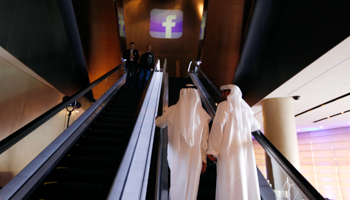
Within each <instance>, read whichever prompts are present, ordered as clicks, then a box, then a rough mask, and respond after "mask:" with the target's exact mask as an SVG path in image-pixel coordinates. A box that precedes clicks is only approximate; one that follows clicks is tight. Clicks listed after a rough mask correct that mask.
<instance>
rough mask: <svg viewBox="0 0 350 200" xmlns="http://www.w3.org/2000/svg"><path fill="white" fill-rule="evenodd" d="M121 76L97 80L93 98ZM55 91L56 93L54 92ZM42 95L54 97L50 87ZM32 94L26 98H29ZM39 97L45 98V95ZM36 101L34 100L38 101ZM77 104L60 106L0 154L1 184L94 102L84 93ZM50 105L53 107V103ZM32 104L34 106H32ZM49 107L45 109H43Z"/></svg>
mask: <svg viewBox="0 0 350 200" xmlns="http://www.w3.org/2000/svg"><path fill="white" fill-rule="evenodd" d="M122 75H123V71H122V70H121V69H119V70H117V71H116V72H114V73H113V74H111V75H110V76H109V77H108V78H106V79H105V80H103V81H102V82H100V83H99V84H98V85H97V86H96V87H97V89H96V87H95V88H93V94H94V98H95V99H96V100H97V99H98V98H99V97H100V96H102V94H103V93H105V92H106V91H107V90H108V89H109V88H111V86H113V85H114V84H115V83H116V82H117V81H118V80H119V79H120V77H121V76H122ZM33 83H34V84H38V83H37V82H35V81H33ZM27 87H31V85H27ZM41 88H43V86H41ZM49 89H50V88H49ZM39 91H42V90H39ZM55 92H56V93H57V91H55ZM89 92H91V91H89ZM95 92H96V94H95ZM34 94H35V93H34ZM43 94H45V95H47V96H48V97H51V96H53V95H52V92H51V93H50V90H45V91H44V92H43ZM45 95H44V97H45ZM32 96H33V95H32ZM32 96H25V97H26V98H27V99H29V98H31V97H32ZM48 97H47V98H48ZM54 97H55V96H54ZM34 98H37V96H34ZM39 100H45V98H42V99H39ZM39 100H38V99H37V101H39ZM62 100H63V98H62V97H60V101H58V103H60V102H62ZM40 103H41V102H40ZM77 103H78V104H79V105H78V104H77ZM77 103H74V102H72V103H71V105H70V106H68V107H67V108H64V109H62V110H61V111H60V112H58V113H57V114H56V115H55V116H53V117H51V118H50V119H49V120H48V121H46V122H45V123H44V124H42V125H41V126H39V127H38V128H36V129H35V130H34V131H32V132H31V133H29V134H28V135H27V136H25V137H24V138H23V139H21V140H20V141H18V142H17V143H16V144H14V145H13V146H12V147H10V148H9V149H7V150H6V151H5V152H3V153H2V154H0V163H1V166H0V187H2V186H4V185H6V184H7V183H8V182H9V181H10V180H11V179H12V178H13V177H14V176H16V175H17V174H18V173H19V172H20V171H21V170H22V169H23V168H24V167H25V166H27V165H28V164H29V163H30V162H31V161H32V160H33V159H34V158H35V157H36V156H37V155H39V153H40V152H42V151H43V150H44V149H45V148H46V147H47V146H48V145H49V144H50V143H51V142H52V141H53V140H55V139H56V138H57V137H58V136H59V135H60V134H61V133H62V132H63V131H64V130H65V129H67V127H69V126H70V125H71V124H72V123H74V121H75V120H77V119H78V118H79V117H80V116H81V115H82V114H83V113H84V112H85V111H86V110H87V109H88V108H89V107H90V106H91V105H92V104H93V102H91V101H90V100H89V99H88V98H86V97H85V96H82V97H80V98H79V99H78V100H77ZM74 105H75V106H74ZM51 106H52V107H53V106H55V105H51ZM32 107H35V106H33V105H32ZM52 107H49V108H46V110H45V111H44V112H46V111H47V110H49V109H50V108H52ZM35 108H36V107H35ZM44 112H43V113H44ZM27 123H28V122H27Z"/></svg>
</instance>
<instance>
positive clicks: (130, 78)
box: [123, 42, 140, 88]
mask: <svg viewBox="0 0 350 200" xmlns="http://www.w3.org/2000/svg"><path fill="white" fill-rule="evenodd" d="M123 58H124V59H126V66H125V69H126V83H125V87H126V88H127V87H131V88H134V87H135V75H136V71H137V68H138V63H137V61H138V60H139V59H140V56H139V51H138V50H137V49H135V43H134V42H130V48H129V49H127V50H125V52H124V55H123Z"/></svg>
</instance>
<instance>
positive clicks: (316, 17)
mask: <svg viewBox="0 0 350 200" xmlns="http://www.w3.org/2000/svg"><path fill="white" fill-rule="evenodd" d="M349 8H350V1H344V0H341V1H323V0H321V1H316V0H315V1H302V0H296V1H278V0H275V1H256V2H255V6H254V12H253V15H252V18H251V21H250V25H249V30H248V33H247V36H246V39H245V43H244V47H243V51H242V55H241V59H240V62H239V65H238V68H237V71H236V74H235V81H234V83H235V84H237V85H238V86H240V88H241V89H242V92H243V94H244V99H245V100H246V101H247V102H248V104H249V105H251V106H252V105H254V104H255V103H257V102H258V101H260V100H261V99H262V98H264V97H265V96H267V95H268V94H269V93H270V92H272V91H273V90H274V89H276V88H277V87H278V86H280V85H281V84H282V83H284V82H285V81H287V80H288V79H289V78H291V77H292V76H294V75H295V74H296V73H298V72H299V71H301V70H302V69H304V68H305V67H306V66H308V65H309V64H310V63H312V62H313V61H314V60H316V59H317V58H319V57H320V56H321V55H323V54H324V53H326V52H327V51H328V50H330V49H331V48H332V47H334V46H335V45H337V44H338V43H340V42H341V41H342V40H344V39H345V38H346V37H348V36H349V35H350V26H349V24H350V12H349Z"/></svg>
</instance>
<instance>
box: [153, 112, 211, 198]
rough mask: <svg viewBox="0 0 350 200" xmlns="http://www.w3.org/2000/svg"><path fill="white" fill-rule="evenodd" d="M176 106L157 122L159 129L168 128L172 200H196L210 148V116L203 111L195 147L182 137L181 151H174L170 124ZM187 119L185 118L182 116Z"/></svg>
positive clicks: (195, 137)
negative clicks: (203, 166)
mask: <svg viewBox="0 0 350 200" xmlns="http://www.w3.org/2000/svg"><path fill="white" fill-rule="evenodd" d="M175 106H176V105H173V106H171V107H169V108H168V110H167V111H166V112H165V113H164V114H163V115H162V116H160V117H158V118H157V120H156V122H155V123H156V125H157V126H158V127H161V128H164V127H166V126H168V156H167V157H168V164H169V168H170V171H171V174H170V193H169V197H170V200H195V199H197V193H198V186H199V178H200V174H201V169H202V162H204V163H206V162H207V159H206V150H207V148H208V134H209V125H208V123H209V122H210V116H209V115H208V114H207V113H206V112H205V110H204V109H202V113H201V114H200V115H199V116H196V117H199V118H200V121H201V124H200V125H199V126H198V127H197V128H196V129H195V133H194V145H193V146H192V147H190V146H189V145H188V144H187V143H186V141H185V139H184V138H183V137H180V150H179V151H178V152H176V151H174V149H173V147H172V144H173V143H174V140H173V136H174V135H175V134H179V133H173V132H171V130H173V128H172V127H171V126H172V124H171V123H168V119H169V116H170V115H171V114H172V111H173V110H174V108H175ZM182 117H185V116H182Z"/></svg>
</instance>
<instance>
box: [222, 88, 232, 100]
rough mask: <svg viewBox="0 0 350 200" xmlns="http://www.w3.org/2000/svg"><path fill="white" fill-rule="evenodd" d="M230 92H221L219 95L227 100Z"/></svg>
mask: <svg viewBox="0 0 350 200" xmlns="http://www.w3.org/2000/svg"><path fill="white" fill-rule="evenodd" d="M230 92H231V90H223V91H222V93H221V97H223V98H225V99H227V96H228V95H229V94H230Z"/></svg>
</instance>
